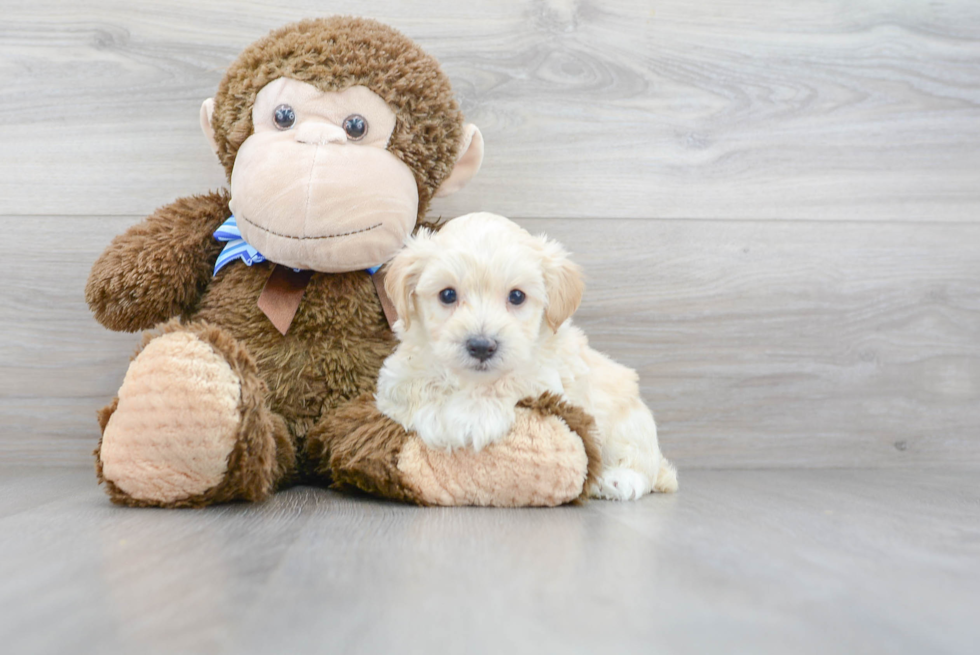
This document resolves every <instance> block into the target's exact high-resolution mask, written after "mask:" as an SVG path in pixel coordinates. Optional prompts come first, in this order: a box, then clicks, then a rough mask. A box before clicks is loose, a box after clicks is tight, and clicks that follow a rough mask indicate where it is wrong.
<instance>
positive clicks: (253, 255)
mask: <svg viewBox="0 0 980 655" xmlns="http://www.w3.org/2000/svg"><path fill="white" fill-rule="evenodd" d="M214 238H215V239H217V240H218V241H227V242H228V243H227V245H226V246H225V247H224V250H222V251H221V254H220V255H218V261H216V262H215V263H214V275H217V274H218V271H220V270H221V269H222V268H224V267H225V266H227V265H228V264H230V263H231V262H233V261H235V260H236V259H241V260H242V261H243V262H245V265H246V266H251V265H252V264H261V263H262V262H264V261H265V257H264V256H263V255H262V253H260V252H259V251H258V250H256V249H255V248H253V247H252V246H250V245H248V243H246V242H245V239H243V238H242V232H241V230H239V229H238V221H236V220H235V217H234V216H229V217H228V220H227V221H225V222H224V223H222V224H221V227H219V228H218V229H217V230H215V231H214ZM379 268H381V266H380V265H378V266H372V267H371V268H369V269H367V272H368V273H370V274H371V275H374V274H375V273H377V271H378V269H379ZM296 270H299V269H296Z"/></svg>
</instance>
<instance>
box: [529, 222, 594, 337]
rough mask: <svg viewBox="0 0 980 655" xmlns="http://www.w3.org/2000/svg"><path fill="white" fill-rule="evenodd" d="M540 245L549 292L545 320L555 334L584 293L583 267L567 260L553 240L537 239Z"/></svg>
mask: <svg viewBox="0 0 980 655" xmlns="http://www.w3.org/2000/svg"><path fill="white" fill-rule="evenodd" d="M538 238H539V239H540V242H539V243H540V244H541V252H542V260H543V261H542V268H543V271H544V285H545V288H546V289H547V291H548V306H547V308H545V312H544V318H545V321H546V322H547V323H548V327H550V328H551V330H552V331H553V332H557V331H558V328H559V327H561V324H562V323H564V322H565V321H566V320H567V319H568V317H570V316H571V315H572V314H574V313H575V310H576V309H578V306H579V304H580V303H581V302H582V294H584V293H585V281H584V280H583V279H582V268H581V267H580V266H579V265H578V264H576V263H575V262H573V261H572V260H571V259H569V258H568V253H567V252H566V251H565V249H564V248H562V247H561V245H559V244H558V243H557V242H556V241H549V240H548V239H547V238H545V237H544V236H541V237H538Z"/></svg>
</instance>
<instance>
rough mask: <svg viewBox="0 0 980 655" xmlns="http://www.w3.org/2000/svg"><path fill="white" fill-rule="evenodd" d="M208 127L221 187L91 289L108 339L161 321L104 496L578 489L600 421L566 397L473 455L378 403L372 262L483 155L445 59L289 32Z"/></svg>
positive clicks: (338, 24)
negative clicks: (393, 416)
mask: <svg viewBox="0 0 980 655" xmlns="http://www.w3.org/2000/svg"><path fill="white" fill-rule="evenodd" d="M201 125H202V127H203V129H204V133H205V135H206V136H207V138H208V141H209V143H210V144H211V147H212V148H213V150H214V152H215V153H216V154H217V156H218V159H219V160H220V161H221V164H222V165H223V166H224V168H225V171H226V173H227V176H228V180H229V183H230V190H229V191H224V190H223V191H219V192H215V193H209V194H205V195H197V196H191V197H187V198H182V199H179V200H177V201H176V202H174V203H172V204H170V205H167V206H165V207H162V208H160V209H158V210H157V211H156V212H155V213H154V214H153V215H151V216H149V217H148V218H147V219H145V220H144V221H143V222H142V223H140V224H138V225H136V226H134V227H132V228H131V229H129V230H128V231H127V232H126V233H124V234H123V235H121V236H119V237H117V238H116V239H114V240H113V241H112V243H111V244H110V245H109V247H108V248H107V249H106V251H105V252H104V253H103V254H102V255H101V256H100V257H99V259H98V260H97V261H96V262H95V265H94V266H93V268H92V272H91V275H90V277H89V280H88V284H87V287H86V299H87V301H88V303H89V306H90V307H91V309H92V311H93V312H94V314H95V317H96V319H97V320H98V321H99V322H100V323H102V324H103V325H104V326H105V327H107V328H109V329H111V330H121V331H127V332H133V331H137V330H148V329H151V328H152V331H151V332H149V333H147V334H146V335H145V337H144V338H143V342H142V345H141V346H140V348H139V349H138V350H137V353H136V355H135V356H134V358H133V360H132V362H131V363H130V366H129V369H128V371H127V373H126V376H125V379H124V380H123V383H122V386H121V387H120V389H119V392H118V396H117V397H116V398H115V400H113V402H112V403H111V404H110V405H109V406H107V407H105V408H104V409H102V410H101V411H100V413H99V423H100V425H101V428H102V437H101V440H100V442H99V446H98V448H97V449H96V451H95V456H96V470H97V473H98V478H99V480H100V482H103V483H105V486H106V489H107V491H108V493H109V496H110V497H111V499H112V500H113V501H114V502H116V503H119V504H122V505H133V506H158V507H202V506H206V505H210V504H214V503H220V502H227V501H232V500H247V501H259V500H262V499H264V498H266V497H268V496H269V495H270V494H271V493H272V492H273V491H275V490H276V489H280V488H283V487H286V486H289V485H293V484H317V485H323V486H326V485H331V486H333V487H334V488H340V489H349V490H360V491H364V492H368V493H372V494H377V495H380V496H383V497H387V498H391V499H396V500H402V501H408V502H414V503H419V504H439V505H466V504H478V505H500V506H521V505H557V504H561V503H566V502H570V501H574V500H576V499H577V498H579V497H580V496H582V495H583V494H584V492H585V490H586V487H587V485H589V484H590V470H591V471H594V470H595V469H596V467H597V465H598V455H597V449H596V447H595V446H594V444H593V443H592V441H591V438H590V430H591V424H592V422H591V418H590V417H588V416H587V415H586V414H584V413H583V412H582V411H581V410H579V409H577V408H574V407H570V406H568V405H566V404H564V403H562V402H559V401H558V400H557V399H556V398H554V397H541V398H535V399H527V400H525V401H523V402H522V403H521V405H520V408H519V410H518V420H517V422H516V423H515V425H514V428H513V431H512V434H511V435H510V437H509V438H508V439H507V440H505V441H503V442H500V443H498V444H495V445H494V446H491V447H488V448H486V449H484V450H482V451H479V452H474V451H460V450H457V451H454V452H445V451H434V450H429V449H427V448H426V446H425V445H424V444H422V443H421V441H420V440H419V439H418V438H417V437H416V436H415V435H414V434H412V433H406V432H405V431H404V429H402V428H401V427H400V426H398V425H397V424H395V423H393V422H392V421H390V420H389V419H387V418H386V417H384V416H383V415H381V414H380V413H379V412H378V411H377V409H376V408H375V404H374V398H373V392H374V390H375V384H376V378H377V374H378V371H379V369H380V367H381V364H382V362H383V361H384V359H385V357H386V356H387V355H389V354H390V353H391V351H392V350H393V348H394V345H395V340H394V337H393V334H392V331H391V330H390V328H389V319H387V318H386V315H385V306H384V304H383V300H384V294H383V292H381V290H383V284H380V283H379V281H380V280H381V279H382V277H383V274H384V269H383V268H381V270H380V271H379V270H378V269H379V267H381V266H382V265H384V264H385V262H387V261H388V260H390V259H391V258H392V257H393V256H394V254H395V253H396V252H397V251H398V249H399V248H400V247H401V246H402V243H403V240H404V239H405V237H406V236H407V235H409V234H411V233H412V231H413V230H414V229H415V228H416V226H417V225H418V224H419V223H420V221H422V220H423V219H424V217H425V215H426V211H427V209H428V207H429V203H430V201H431V199H432V198H433V197H435V196H440V195H446V194H449V193H452V192H454V191H456V190H458V189H459V188H461V187H462V186H463V185H465V184H466V182H467V181H469V179H470V178H471V177H472V176H473V175H474V174H475V173H476V172H477V170H478V169H479V167H480V163H481V161H482V157H483V139H482V137H481V135H480V132H479V130H477V129H476V128H475V127H474V126H472V125H468V124H464V123H463V119H462V115H461V112H460V110H459V107H458V105H457V103H456V101H455V99H454V97H453V93H452V89H451V87H450V84H449V80H448V78H447V77H446V75H445V74H444V73H443V72H442V71H441V69H440V68H439V65H438V63H437V62H436V61H435V60H434V59H433V58H431V57H430V56H428V55H427V54H425V53H424V52H423V51H422V50H421V49H419V47H418V46H417V45H416V44H415V43H413V42H412V41H410V40H409V39H407V38H406V37H405V36H403V35H401V34H400V33H398V32H396V31H395V30H393V29H391V28H390V27H387V26H385V25H382V24H380V23H377V22H375V21H371V20H365V19H356V18H346V17H334V18H327V19H319V20H307V21H302V22H300V23H296V24H293V25H288V26H286V27H283V28H281V29H279V30H276V31H274V32H272V33H271V34H269V35H268V36H267V37H265V38H263V39H261V40H259V41H258V42H256V43H254V44H252V45H251V46H249V47H248V48H246V49H245V51H244V52H243V53H242V54H241V55H240V56H239V57H238V59H237V60H236V61H235V62H234V63H233V64H232V65H231V66H230V67H229V69H228V71H227V73H226V74H225V76H224V79H223V80H222V81H221V84H220V86H219V88H218V92H217V94H216V95H215V97H214V98H213V99H209V100H207V101H205V103H204V105H203V106H202V108H201ZM379 293H380V295H379ZM389 308H390V307H389ZM390 320H392V321H393V320H394V317H391V318H390Z"/></svg>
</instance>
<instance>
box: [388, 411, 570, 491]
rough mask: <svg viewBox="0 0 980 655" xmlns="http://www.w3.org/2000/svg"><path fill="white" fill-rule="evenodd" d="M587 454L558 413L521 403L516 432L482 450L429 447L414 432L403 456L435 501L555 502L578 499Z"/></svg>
mask: <svg viewBox="0 0 980 655" xmlns="http://www.w3.org/2000/svg"><path fill="white" fill-rule="evenodd" d="M588 464H589V461H588V456H587V454H586V450H585V445H584V443H583V441H582V439H581V438H580V437H579V436H578V435H577V434H576V433H574V432H572V431H571V430H570V429H569V427H568V426H567V425H566V424H565V422H564V421H563V420H562V419H561V418H559V417H557V416H554V415H541V414H538V413H536V412H534V411H532V410H530V409H525V408H518V410H517V418H516V420H515V422H514V427H513V428H512V429H511V434H510V436H509V437H507V438H506V439H505V440H503V441H500V442H498V443H495V444H491V445H489V446H487V447H486V448H484V449H482V450H480V451H479V452H476V451H473V450H471V449H469V448H464V449H457V450H454V451H452V452H448V451H445V450H436V449H432V448H428V447H427V446H426V445H425V444H424V443H422V441H421V440H420V439H419V438H418V437H415V436H414V435H413V437H412V438H411V439H409V440H408V441H407V442H406V444H405V447H404V448H403V449H402V452H401V455H400V457H399V458H398V470H399V471H400V472H401V473H402V475H403V480H404V482H405V483H406V484H408V485H409V486H411V487H413V488H414V489H415V490H416V493H417V494H418V496H419V498H420V499H422V500H423V502H425V503H427V504H430V505H483V506H494V507H523V506H532V507H542V506H543V507H553V506H556V505H562V504H565V503H569V502H572V501H574V500H576V499H578V498H579V497H580V496H581V495H582V492H583V489H584V486H585V484H586V475H587V471H588Z"/></svg>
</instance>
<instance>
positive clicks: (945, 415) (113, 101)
mask: <svg viewBox="0 0 980 655" xmlns="http://www.w3.org/2000/svg"><path fill="white" fill-rule="evenodd" d="M351 10H355V11H356V12H357V13H358V14H360V15H365V16H371V17H375V18H378V19H380V20H383V21H385V22H388V23H390V24H392V25H394V26H395V27H397V28H399V29H400V30H402V31H403V32H405V33H406V34H407V35H408V36H410V37H412V38H414V39H415V40H417V41H418V42H419V43H420V44H422V45H423V47H425V48H426V49H427V50H428V51H429V52H431V53H432V54H434V55H435V56H436V57H438V58H439V59H440V61H441V62H442V63H443V66H444V68H445V70H446V71H447V73H448V74H449V75H450V77H451V78H452V80H453V83H454V85H455V87H456V89H457V93H458V95H459V97H460V100H461V102H462V105H463V108H464V110H465V111H466V113H467V117H468V119H469V120H471V121H473V122H475V123H477V124H478V125H479V126H480V127H481V129H482V131H483V134H484V136H485V138H486V141H487V154H486V159H485V163H484V167H483V170H482V171H481V173H480V175H479V177H478V179H477V180H475V181H474V182H473V183H472V184H471V185H470V186H469V187H467V188H466V189H464V190H463V191H462V192H460V193H459V194H457V195H456V196H454V197H452V198H450V199H447V201H445V202H442V203H440V204H438V205H437V206H436V207H435V208H434V213H436V214H441V215H443V216H453V215H457V214H461V213H465V212H469V211H476V210H489V211H495V212H498V213H502V214H505V215H508V216H510V217H512V218H514V219H515V220H518V221H519V222H520V223H522V224H523V225H525V226H526V227H528V228H529V229H531V230H532V231H546V232H547V233H548V234H549V235H550V236H553V237H555V238H557V239H559V240H561V241H563V242H564V243H565V244H566V245H567V246H568V247H569V248H570V249H571V250H572V251H574V252H575V253H576V258H577V259H578V261H579V262H580V263H581V264H582V265H583V266H584V267H585V269H586V272H587V274H588V278H589V287H588V290H587V293H586V297H585V301H584V304H583V307H582V309H581V310H580V312H579V314H578V315H577V316H576V321H577V322H578V323H579V324H580V325H581V326H582V327H584V329H585V330H586V331H587V332H588V333H589V334H590V337H591V339H592V341H593V345H595V346H596V347H597V348H599V349H601V350H604V351H606V352H608V353H609V354H611V355H612V356H614V357H615V358H616V359H618V360H620V361H622V362H624V363H626V364H628V365H630V366H633V367H635V368H637V369H638V370H639V373H640V376H641V382H642V386H643V392H644V396H645V398H646V400H647V401H648V402H649V403H650V404H651V406H652V407H653V408H654V410H655V412H656V414H657V418H658V423H659V425H660V428H661V442H662V446H663V448H664V450H665V452H666V453H667V454H668V456H670V457H671V458H672V459H675V460H676V461H677V463H678V465H679V466H680V467H681V468H699V467H701V468H718V467H734V468H750V467H831V466H834V467H856V466H863V467H913V466H925V467H938V466H947V467H948V466H967V465H971V464H972V465H975V464H976V463H977V462H978V461H980V211H978V210H980V3H977V2H974V1H973V0H948V1H946V2H930V3H921V2H911V1H909V2H903V1H901V0H840V1H837V2H832V1H831V2H821V1H817V0H799V1H795V0H794V2H766V1H763V0H739V1H737V2H735V1H728V0H707V1H704V2H689V1H680V0H670V1H663V2H660V1H657V2H654V1H630V0H614V1H610V2H598V1H592V2H590V1H581V2H574V1H564V0H547V1H542V0H473V1H469V2H465V3H464V2H450V1H447V0H433V1H428V2H425V3H411V4H410V5H409V4H408V3H402V2H396V1H395V0H377V1H375V0H365V1H362V2H358V3H356V4H351V3H335V2H308V1H306V0H296V1H294V2H290V3H281V4H278V5H275V6H273V5H267V4H260V3H252V2H231V1H220V0H197V1H194V2H185V1H174V2H163V1H160V0H154V1H150V2H140V3H133V2H121V1H119V2H116V1H110V0H78V1H73V2H47V1H43V0H39V1H36V2H31V3H22V2H12V1H9V0H2V1H0V15H2V19H0V230H2V234H3V237H4V248H3V253H2V254H0V280H2V281H3V284H4V286H3V292H2V296H0V298H2V302H0V457H2V458H3V460H5V461H8V462H20V463H35V462H36V463H40V462H47V463H50V462H58V463H64V464H79V465H89V464H90V462H91V458H90V455H89V453H90V452H91V450H92V448H93V447H94V446H95V443H96V441H97V438H98V428H97V425H96V422H95V418H94V416H95V411H96V409H97V408H99V407H100V406H102V405H103V404H105V403H106V402H108V401H109V400H110V398H111V397H112V396H113V394H114V392H115V390H116V388H117V387H118V386H119V384H120V382H121V380H122V377H123V374H124V373H125V370H126V366H127V363H128V360H129V357H130V355H131V353H132V351H133V349H134V347H135V345H136V343H137V341H138V338H139V337H138V336H137V335H127V334H113V333H109V332H107V331H105V330H104V329H103V328H101V326H99V325H98V324H97V323H95V321H94V320H93V319H92V318H91V316H90V314H89V313H88V310H87V308H86V306H85V302H84V298H83V288H84V283H85V278H86V276H87V274H88V270H89V267H90V266H91V264H92V262H93V261H94V260H95V258H96V257H97V256H98V254H99V253H100V252H101V250H102V249H103V248H104V247H105V246H106V245H107V244H108V242H109V240H110V239H111V238H112V237H113V236H114V235H115V234H117V233H119V232H121V231H123V230H124V229H125V228H127V227H128V226H129V225H132V224H134V223H136V222H137V221H139V220H141V219H142V218H143V217H144V216H146V215H147V214H149V213H150V212H152V211H153V209H154V208H156V207H157V206H159V205H162V204H166V203H168V202H171V201H172V200H174V199H175V198H177V197H179V196H182V195H189V194H192V193H199V192H203V191H206V190H208V189H213V188H217V187H219V186H222V185H224V178H223V173H222V170H221V168H220V166H219V165H218V163H217V161H216V160H215V158H214V157H213V155H212V154H211V152H210V150H209V148H208V146H207V144H206V142H205V140H204V138H203V136H202V135H201V134H200V129H199V127H198V118H197V116H198V109H199V107H200V104H201V102H202V100H203V99H204V98H207V97H209V96H210V95H213V93H214V91H215V89H216V88H217V84H218V81H219V80H220V78H221V75H222V71H223V69H224V67H225V66H226V65H227V64H228V63H229V62H230V61H231V60H232V59H233V58H234V57H235V55H236V54H237V53H238V52H239V51H240V50H241V49H242V48H243V47H244V46H246V45H247V44H248V43H250V42H252V41H253V40H254V39H256V38H258V37H260V36H261V35H263V34H265V33H266V32H267V31H269V30H270V29H272V28H274V27H277V26H279V25H281V24H284V23H286V22H289V21H292V20H294V19H299V18H302V17H307V16H317V15H327V14H332V13H348V12H350V11H351Z"/></svg>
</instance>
